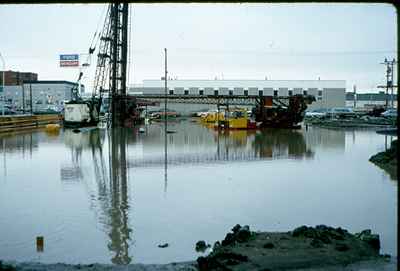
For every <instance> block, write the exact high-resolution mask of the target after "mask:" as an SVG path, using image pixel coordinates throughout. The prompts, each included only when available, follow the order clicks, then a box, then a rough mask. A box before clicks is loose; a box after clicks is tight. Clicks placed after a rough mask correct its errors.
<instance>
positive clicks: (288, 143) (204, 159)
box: [127, 123, 345, 168]
mask: <svg viewBox="0 0 400 271" xmlns="http://www.w3.org/2000/svg"><path fill="white" fill-rule="evenodd" d="M181 125H182V126H185V125H186V126H187V127H185V128H181V129H179V130H178V132H177V133H174V134H168V140H167V141H168V156H167V157H168V165H181V164H200V163H214V162H230V161H254V160H263V159H278V158H291V159H304V158H306V159H308V158H313V157H314V151H313V150H312V147H313V145H312V144H307V141H306V138H305V136H306V137H307V135H305V134H307V133H308V132H305V131H302V130H300V131H299V130H287V129H275V130H273V129H266V130H261V131H255V130H237V131H214V130H212V129H211V130H210V129H205V128H204V127H201V126H199V125H194V124H190V123H186V124H181ZM162 134H163V133H162V127H161V126H156V125H155V126H151V127H150V128H149V129H148V132H147V134H146V136H144V137H143V138H140V137H139V138H138V141H137V142H136V143H135V144H136V145H138V144H140V145H142V147H143V154H142V155H140V156H139V155H133V156H132V157H129V159H128V161H127V163H128V167H129V168H131V167H153V166H156V167H158V166H162V165H164V162H165V160H166V158H164V157H163V155H161V153H160V152H156V151H155V150H156V149H157V150H159V149H160V147H161V146H160V144H162V143H163V141H164V140H163V139H162V138H161V135H162ZM339 137H340V138H341V139H340V141H341V142H342V144H343V145H344V137H345V136H344V133H341V134H339ZM157 146H158V148H156V147H157Z"/></svg>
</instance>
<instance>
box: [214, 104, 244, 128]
mask: <svg viewBox="0 0 400 271" xmlns="http://www.w3.org/2000/svg"><path fill="white" fill-rule="evenodd" d="M248 122H249V118H248V116H247V110H245V109H241V108H236V109H232V110H229V111H228V110H227V111H225V116H224V118H223V119H222V120H219V121H218V122H216V123H215V126H216V128H222V129H247V128H248Z"/></svg>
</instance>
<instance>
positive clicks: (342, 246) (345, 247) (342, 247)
mask: <svg viewBox="0 0 400 271" xmlns="http://www.w3.org/2000/svg"><path fill="white" fill-rule="evenodd" d="M335 249H336V250H337V251H347V250H349V249H350V247H349V246H348V245H346V244H344V243H337V244H336V245H335Z"/></svg>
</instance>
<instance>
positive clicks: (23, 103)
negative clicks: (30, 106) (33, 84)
mask: <svg viewBox="0 0 400 271" xmlns="http://www.w3.org/2000/svg"><path fill="white" fill-rule="evenodd" d="M22 113H23V114H25V84H24V82H22Z"/></svg>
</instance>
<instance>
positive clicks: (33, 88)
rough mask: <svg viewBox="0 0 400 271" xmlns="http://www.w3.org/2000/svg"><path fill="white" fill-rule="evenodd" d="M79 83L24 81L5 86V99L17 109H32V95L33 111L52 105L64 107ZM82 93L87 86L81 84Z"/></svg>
mask: <svg viewBox="0 0 400 271" xmlns="http://www.w3.org/2000/svg"><path fill="white" fill-rule="evenodd" d="M76 87H77V83H73V82H69V81H53V80H35V81H24V83H23V84H21V85H11V86H5V87H4V93H3V95H4V99H5V102H6V104H9V105H13V106H14V107H16V108H17V109H22V108H23V101H25V109H27V110H28V109H30V104H31V97H32V107H33V111H40V110H44V109H46V108H49V107H51V106H53V107H54V106H55V107H62V106H63V104H64V102H65V101H68V100H71V98H72V89H73V88H76ZM81 90H82V91H81V93H83V92H84V90H85V87H84V85H82V84H81Z"/></svg>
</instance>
